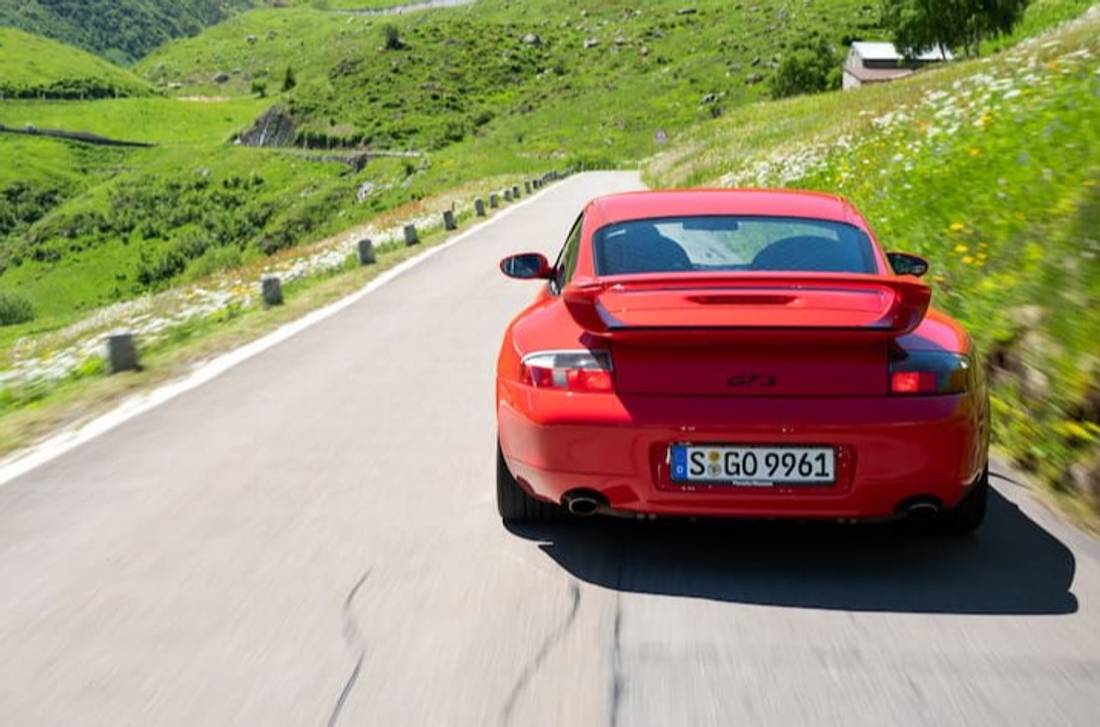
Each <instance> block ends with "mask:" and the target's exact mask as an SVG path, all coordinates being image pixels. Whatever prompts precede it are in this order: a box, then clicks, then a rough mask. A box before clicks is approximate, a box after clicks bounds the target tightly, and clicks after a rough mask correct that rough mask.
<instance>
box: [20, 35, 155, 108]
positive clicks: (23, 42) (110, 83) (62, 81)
mask: <svg viewBox="0 0 1100 727" xmlns="http://www.w3.org/2000/svg"><path fill="white" fill-rule="evenodd" d="M150 93H152V88H150V86H149V85H148V84H146V83H145V82H144V81H142V80H141V79H139V78H138V77H136V76H135V75H134V74H132V73H130V72H129V71H127V70H124V69H122V68H119V67H118V66H116V65H114V64H112V63H110V62H108V61H105V60H103V59H102V58H99V57H98V56H94V55H92V54H91V53H87V52H86V51H82V50H79V49H77V48H73V47H72V46H68V45H65V44H64V43H59V42H57V41H54V40H50V39H48V38H44V37H41V36H37V35H33V34H31V33H25V32H23V31H21V30H16V29H14V28H2V27H0V98H8V99H10V98H13V97H15V98H18V97H27V98H38V97H39V96H45V97H47V98H57V97H67V98H82V97H98V96H112V97H113V96H133V95H148V94H150Z"/></svg>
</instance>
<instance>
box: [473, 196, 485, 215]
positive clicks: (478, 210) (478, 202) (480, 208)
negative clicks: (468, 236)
mask: <svg viewBox="0 0 1100 727" xmlns="http://www.w3.org/2000/svg"><path fill="white" fill-rule="evenodd" d="M474 214H476V215H477V216H478V217H484V216H485V201H484V200H482V199H481V197H478V198H477V199H475V200H474Z"/></svg>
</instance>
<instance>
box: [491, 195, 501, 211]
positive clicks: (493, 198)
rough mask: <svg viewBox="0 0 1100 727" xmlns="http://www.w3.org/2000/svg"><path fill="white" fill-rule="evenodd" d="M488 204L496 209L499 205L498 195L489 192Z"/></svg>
mask: <svg viewBox="0 0 1100 727" xmlns="http://www.w3.org/2000/svg"><path fill="white" fill-rule="evenodd" d="M489 206H490V207H492V208H493V209H496V208H497V207H500V197H498V196H497V195H496V194H490V195H489Z"/></svg>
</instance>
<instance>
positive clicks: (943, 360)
mask: <svg viewBox="0 0 1100 727" xmlns="http://www.w3.org/2000/svg"><path fill="white" fill-rule="evenodd" d="M975 376H976V372H975V371H974V368H973V367H972V366H971V365H970V358H969V357H967V356H964V355H962V354H957V353H948V352H946V351H903V350H900V349H899V350H897V351H895V353H894V355H893V360H892V361H891V362H890V393H891V394H898V395H901V396H922V395H931V394H961V393H963V392H964V391H969V390H970V388H971V386H972V385H973V384H974V381H975Z"/></svg>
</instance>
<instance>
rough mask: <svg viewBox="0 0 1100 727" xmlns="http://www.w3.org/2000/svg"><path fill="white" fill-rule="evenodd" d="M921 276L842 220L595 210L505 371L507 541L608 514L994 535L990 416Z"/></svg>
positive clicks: (798, 212) (833, 215)
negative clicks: (866, 523) (534, 527)
mask: <svg viewBox="0 0 1100 727" xmlns="http://www.w3.org/2000/svg"><path fill="white" fill-rule="evenodd" d="M927 268H928V265H927V263H926V262H925V261H924V260H923V259H921V258H919V257H916V256H914V255H907V254H903V253H884V252H883V250H882V248H881V247H880V246H879V244H878V242H877V240H876V239H875V235H874V233H873V232H872V231H871V229H870V227H869V226H868V224H867V222H866V220H864V219H863V217H862V216H861V215H860V213H859V212H858V211H857V210H856V209H855V208H854V207H853V206H852V205H851V204H850V203H848V202H847V201H845V200H844V199H841V198H838V197H835V196H830V195H825V194H817V193H811V192H796V191H763V190H735V191H731V190H713V191H712V190H706V191H704V190H691V191H666V192H638V193H630V194H617V195H612V196H608V197H603V198H600V199H597V200H595V201H593V202H591V203H589V204H588V206H587V207H586V208H585V209H584V212H583V213H582V214H581V216H580V217H579V218H578V219H577V221H576V224H574V225H573V228H572V231H571V232H570V233H569V236H568V238H567V239H566V240H565V245H564V247H563V248H562V251H561V254H560V255H559V256H558V259H557V262H555V263H554V264H553V265H551V264H550V263H549V261H548V260H547V259H546V257H544V256H543V255H540V254H537V253H529V254H522V255H514V256H511V257H508V258H506V259H505V260H504V261H502V263H501V269H502V271H503V272H504V273H505V274H506V275H508V276H510V277H513V278H521V279H539V280H544V281H546V284H545V286H544V287H543V289H542V290H541V292H540V293H539V294H538V297H537V298H536V299H535V301H534V303H533V304H532V305H531V306H530V307H528V308H527V309H526V310H524V311H523V312H521V313H520V314H519V315H518V316H517V317H516V318H515V320H513V321H512V323H511V325H509V327H508V330H507V332H506V333H505V335H504V345H503V346H502V347H501V351H500V358H499V361H498V363H497V420H498V426H499V446H498V451H497V456H498V466H497V502H498V505H499V509H500V514H501V516H502V517H503V518H504V520H505V521H506V522H510V523H513V522H525V521H526V522H530V521H539V520H545V519H549V518H554V517H557V516H559V515H560V514H562V513H563V511H568V512H570V513H573V514H574V515H591V514H594V513H601V512H602V513H609V514H618V515H626V516H633V517H653V516H664V515H669V516H724V517H753V518H798V519H811V518H827V519H837V520H842V521H850V520H876V519H886V518H894V517H905V516H908V517H913V518H916V517H920V518H921V519H922V520H925V521H927V522H933V523H935V524H936V525H937V526H939V527H942V528H943V529H945V530H949V531H955V532H969V531H972V530H974V529H975V528H977V527H978V525H980V524H981V521H982V517H983V515H984V513H985V509H986V499H987V494H988V490H989V484H988V469H987V460H988V447H989V403H988V395H987V392H986V384H985V380H984V376H983V373H982V367H981V366H980V365H978V363H977V361H976V360H975V353H974V350H973V348H972V344H971V341H970V338H969V336H968V335H967V334H966V332H965V331H964V330H963V328H962V327H961V326H960V325H959V324H958V323H956V322H955V321H953V320H952V319H951V318H949V317H948V316H946V315H944V314H943V313H940V312H939V311H936V310H935V309H932V308H930V307H929V300H930V298H931V291H930V289H929V288H928V286H926V285H925V284H923V283H922V282H921V281H920V280H918V278H919V277H920V276H921V275H923V274H924V273H925V272H926V271H927Z"/></svg>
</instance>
